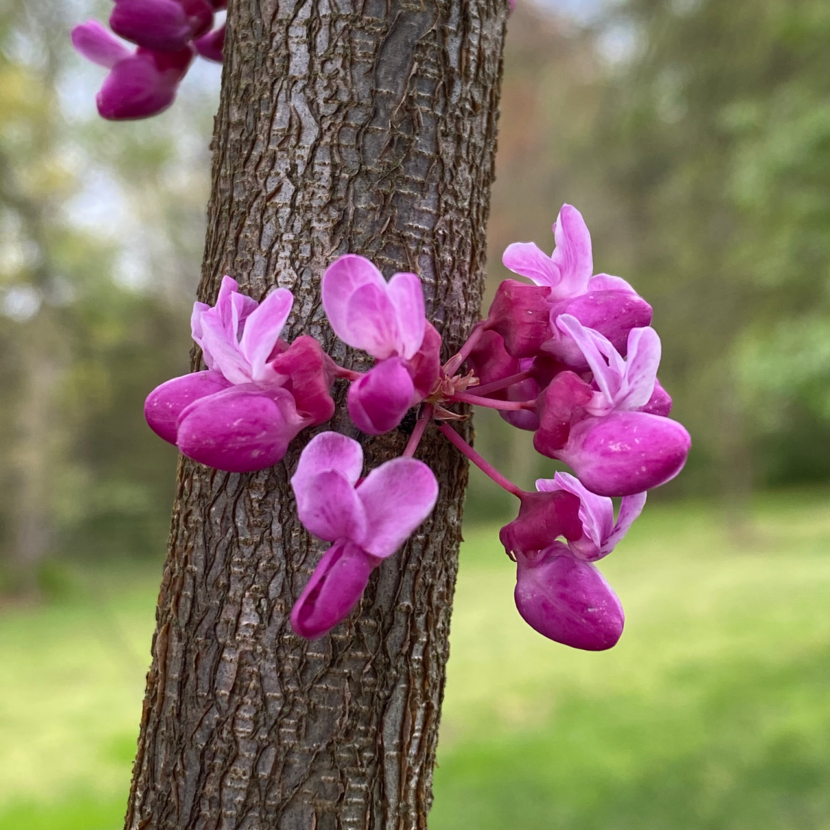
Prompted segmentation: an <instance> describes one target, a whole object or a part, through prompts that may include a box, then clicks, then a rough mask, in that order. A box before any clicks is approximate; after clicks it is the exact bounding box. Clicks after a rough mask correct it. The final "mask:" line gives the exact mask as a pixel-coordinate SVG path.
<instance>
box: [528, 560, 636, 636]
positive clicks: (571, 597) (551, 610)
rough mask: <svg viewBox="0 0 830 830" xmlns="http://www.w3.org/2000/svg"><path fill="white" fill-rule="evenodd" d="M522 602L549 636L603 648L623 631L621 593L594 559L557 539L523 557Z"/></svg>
mask: <svg viewBox="0 0 830 830" xmlns="http://www.w3.org/2000/svg"><path fill="white" fill-rule="evenodd" d="M515 599H516V607H517V608H518V609H519V613H520V614H521V615H522V618H523V619H524V621H525V622H526V623H527V624H528V625H529V626H530V627H531V628H533V629H535V630H536V631H538V632H539V633H540V634H542V635H543V636H545V637H547V638H548V639H549V640H553V641H554V642H557V643H562V644H563V645H566V646H571V648H580V649H584V650H585V651H603V650H605V649H608V648H611V647H612V646H614V645H616V643H617V642H618V640H619V639H620V637H621V636H622V632H623V626H624V624H625V615H624V613H623V609H622V605H621V604H620V601H619V599H617V596H616V594H615V593H614V592H613V591H612V590H611V587H610V586H609V585H608V583H607V582H606V581H605V578H604V577H603V576H602V574H601V573H600V572H599V571H598V570H597V569H596V568H595V567H594V566H593V565H591V564H590V563H588V562H582V561H580V560H579V559H576V558H575V557H574V556H573V555H572V554H571V553H570V552H569V551H568V550H567V548H566V547H565V546H564V545H561V544H556V545H553V546H552V547H551V548H550V549H548V550H547V551H545V552H544V553H543V554H541V555H540V556H538V557H533V558H530V557H527V558H526V557H523V556H519V557H518V574H517V578H516V591H515Z"/></svg>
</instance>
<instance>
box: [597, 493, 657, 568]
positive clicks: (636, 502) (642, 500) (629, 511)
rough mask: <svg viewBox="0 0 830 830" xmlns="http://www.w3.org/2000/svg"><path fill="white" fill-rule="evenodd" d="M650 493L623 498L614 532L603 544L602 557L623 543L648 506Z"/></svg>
mask: <svg viewBox="0 0 830 830" xmlns="http://www.w3.org/2000/svg"><path fill="white" fill-rule="evenodd" d="M647 496H648V493H635V494H634V495H633V496H623V498H622V501H621V502H620V515H619V516H617V523H616V524H615V525H614V529H613V531H611V533H609V534H608V536H607V537H606V538H605V541H604V542H603V543H602V551H601V553H602V555H603V556H606V555H607V554H609V553H611V551H612V550H614V548H615V547H616V546H617V545H618V544H619V543H620V542H621V541H622V539H623V537H624V536H625V534H626V533H628V529H629V528H630V527H631V525H632V524H634V520H635V519H636V518H637V517H638V516H639V515H640V513H642V512H643V508H644V507H645V506H646V498H647Z"/></svg>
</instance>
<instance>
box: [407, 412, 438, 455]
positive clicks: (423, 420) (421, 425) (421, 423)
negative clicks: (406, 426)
mask: <svg viewBox="0 0 830 830" xmlns="http://www.w3.org/2000/svg"><path fill="white" fill-rule="evenodd" d="M431 420H432V407H431V406H429V405H427V406H425V407H424V411H423V412H422V413H421V417H420V418H418V420H417V421H416V422H415V429H413V430H412V435H410V436H409V441H407V443H406V449H405V450H404V451H403V457H404V458H412V456H413V455H415V450H417V449H418V444H420V443H421V438H423V437H424V431H425V430H426V428H427V424H428V423H429V422H430V421H431Z"/></svg>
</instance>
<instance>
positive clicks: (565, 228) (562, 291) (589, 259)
mask: <svg viewBox="0 0 830 830" xmlns="http://www.w3.org/2000/svg"><path fill="white" fill-rule="evenodd" d="M553 235H554V238H555V240H556V249H555V250H554V252H553V254H552V255H551V262H552V263H553V265H554V267H555V268H557V269H558V270H559V275H560V277H559V281H558V283H557V284H556V285H555V286H552V288H553V290H552V291H551V298H552V299H563V298H565V297H575V296H577V295H578V294H583V293H585V291H587V290H588V281H589V280H590V279H591V274H592V273H593V270H594V260H593V255H592V253H591V234H590V233H589V232H588V227H587V225H586V224H585V220H584V219H583V218H582V214H581V213H580V212H579V211H578V210H577V209H576V208H575V207H573V206H572V205H562V209H561V210H560V211H559V216H558V218H557V220H556V222H555V223H554V226H553Z"/></svg>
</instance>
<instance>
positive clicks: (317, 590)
mask: <svg viewBox="0 0 830 830" xmlns="http://www.w3.org/2000/svg"><path fill="white" fill-rule="evenodd" d="M376 565H377V560H373V559H372V557H370V556H367V555H366V554H365V553H364V552H363V551H362V550H361V549H360V548H359V547H358V546H357V545H354V544H352V543H351V542H348V541H345V540H343V541H341V542H338V543H337V544H336V545H332V546H331V547H330V548H329V549H328V550H327V551H326V552H325V554H323V558H322V559H321V560H320V563H319V564H318V565H317V567H316V568H315V569H314V573H313V574H312V577H311V579H310V580H309V581H308V585H306V587H305V590H304V591H303V592H302V594H300V598H299V599H298V600H297V602H296V603H295V604H294V608H293V610H292V611H291V627H292V628H293V629H294V631H295V633H297V634H299V635H300V636H301V637H305V638H306V639H308V640H313V639H315V638H316V637H322V636H323V634H325V633H326V632H327V631H330V630H331V629H332V628H334V627H335V626H336V625H337V624H338V623H341V622H342V621H343V620H344V619H346V617H348V616H349V614H350V613H351V612H352V610H353V609H354V607H355V606H356V605H357V604H358V602H360V598H361V596H363V592H364V590H366V584H367V583H368V581H369V576H370V575H371V573H372V570H373V569H374V568H375V566H376Z"/></svg>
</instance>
